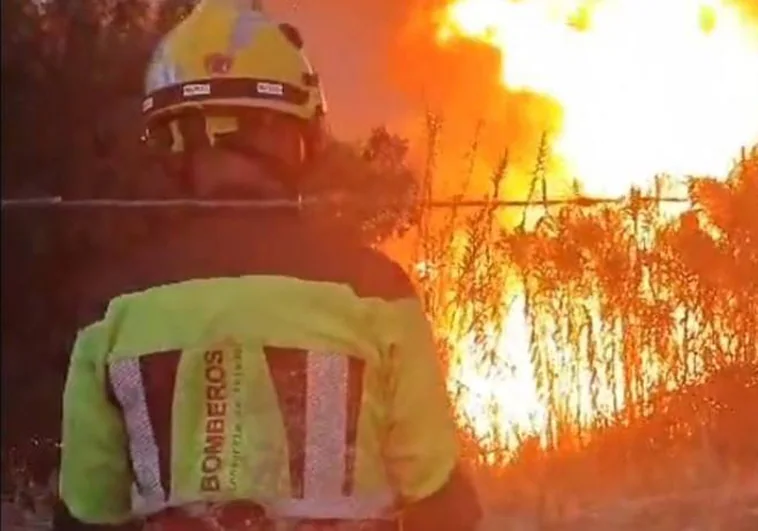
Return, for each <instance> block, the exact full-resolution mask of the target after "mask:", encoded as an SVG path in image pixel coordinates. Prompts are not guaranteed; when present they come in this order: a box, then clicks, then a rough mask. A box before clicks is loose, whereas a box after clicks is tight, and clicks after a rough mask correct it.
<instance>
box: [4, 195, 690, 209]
mask: <svg viewBox="0 0 758 531" xmlns="http://www.w3.org/2000/svg"><path fill="white" fill-rule="evenodd" d="M635 199H636V200H638V201H641V202H645V203H688V202H689V201H690V199H689V198H687V197H654V196H650V197H648V196H639V197H636V198H635ZM628 200H630V198H629V197H615V198H614V197H574V198H566V199H545V200H540V201H539V202H535V201H533V200H532V201H529V200H521V201H519V200H500V199H498V200H487V199H450V200H431V201H422V202H419V203H415V204H413V205H411V204H409V205H408V206H409V207H410V206H419V207H426V208H461V207H463V208H472V207H489V208H524V207H530V206H542V205H545V206H561V205H581V206H596V205H603V204H614V203H623V202H625V201H628ZM314 204H333V205H340V204H344V205H346V206H347V205H356V204H357V205H360V204H365V205H368V206H371V205H379V206H381V205H386V206H393V205H398V204H400V203H398V202H397V201H384V202H382V201H381V200H379V201H377V200H375V199H371V200H367V201H360V200H357V201H356V200H355V199H353V200H347V199H345V198H344V196H343V197H341V198H339V197H333V196H310V197H300V198H299V199H294V200H293V199H192V198H181V199H116V198H114V199H63V198H62V197H29V198H11V199H3V200H2V209H3V210H13V209H103V208H106V209H110V208H124V209H130V208H146V209H151V208H177V207H179V208H187V207H189V208H211V209H214V208H229V209H244V210H247V209H252V210H257V209H268V208H283V207H298V208H299V207H303V206H306V205H314Z"/></svg>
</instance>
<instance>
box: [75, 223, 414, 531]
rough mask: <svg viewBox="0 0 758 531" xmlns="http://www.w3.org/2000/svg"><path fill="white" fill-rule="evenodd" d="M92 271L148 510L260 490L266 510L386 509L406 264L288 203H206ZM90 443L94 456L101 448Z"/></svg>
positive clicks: (377, 512) (110, 378)
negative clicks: (210, 208) (385, 445)
mask: <svg viewBox="0 0 758 531" xmlns="http://www.w3.org/2000/svg"><path fill="white" fill-rule="evenodd" d="M99 269H100V270H101V271H105V272H104V273H103V274H101V275H100V278H99V280H95V281H93V282H90V283H89V285H90V288H91V289H92V290H94V291H95V292H98V296H97V297H96V299H99V300H108V301H110V302H109V303H108V307H107V311H106V312H105V314H104V316H101V320H100V321H99V322H98V324H96V325H94V327H92V328H94V329H96V328H100V329H101V330H102V334H101V335H102V336H104V337H107V345H103V348H99V349H94V350H92V351H91V352H92V353H91V354H88V355H89V356H90V357H93V358H97V359H92V360H91V361H93V362H94V363H102V364H103V365H104V366H105V369H104V372H105V373H106V375H107V378H106V380H107V382H106V385H107V388H108V393H109V395H110V397H111V401H112V403H113V406H114V407H116V408H117V409H118V410H119V412H120V413H121V415H122V416H123V419H124V425H125V431H126V436H127V437H128V443H129V461H130V463H131V469H132V470H131V472H132V473H133V478H134V481H135V483H136V485H137V488H138V491H139V493H140V497H141V502H142V503H141V506H142V507H143V510H144V511H145V512H147V513H159V512H161V511H163V510H164V509H165V508H166V507H172V506H186V505H188V504H194V503H196V502H213V501H216V502H228V501H232V500H254V501H255V502H256V503H259V504H260V505H261V506H262V507H265V509H266V512H267V514H268V515H269V516H276V517H283V518H299V517H308V518H312V517H323V518H337V519H364V518H365V519H386V518H389V517H390V516H391V511H392V506H393V501H394V500H393V497H394V495H393V493H392V490H391V488H390V484H389V479H388V478H387V477H386V473H385V466H384V463H383V457H382V454H383V449H382V447H381V445H382V440H383V437H382V435H381V434H382V433H384V432H385V431H386V428H387V425H388V422H389V418H390V412H389V411H388V408H389V406H390V400H389V396H390V393H391V390H390V389H389V387H388V386H389V385H390V380H391V365H392V360H391V356H392V354H393V344H394V343H395V338H394V337H393V336H395V335H396V334H397V333H399V330H398V328H397V327H398V326H399V321H402V317H399V316H394V317H393V312H394V305H395V304H398V303H400V304H402V303H403V301H404V300H408V299H412V298H413V290H412V287H411V285H410V283H409V281H408V279H407V277H406V276H405V274H404V273H403V272H402V271H401V269H400V268H399V267H398V266H397V265H396V264H394V263H393V262H391V261H390V260H389V259H387V258H385V257H384V256H382V255H381V254H379V253H377V252H375V251H373V250H371V249H369V248H366V247H363V246H361V245H360V244H358V243H357V240H356V239H355V238H353V237H351V236H350V235H347V234H346V233H343V234H341V235H340V234H339V233H335V232H334V231H333V230H330V231H320V230H318V229H314V228H311V227H310V226H309V225H308V224H307V223H305V222H304V221H303V219H302V218H301V216H300V215H299V214H298V212H297V211H295V210H294V209H293V210H285V209H282V210H265V209H263V210H261V211H259V212H252V213H251V212H247V213H227V214H223V213H220V212H214V213H212V214H207V215H202V216H198V218H197V219H194V220H193V221H189V222H188V223H187V224H186V225H184V226H182V228H180V229H177V230H175V231H172V232H171V233H168V232H166V233H165V237H162V238H161V237H157V238H156V241H155V242H153V243H152V244H150V245H147V246H146V247H145V248H143V249H142V250H140V251H138V252H135V253H134V254H133V255H132V257H131V258H130V259H128V260H124V259H121V260H120V261H119V262H118V263H110V264H108V265H107V266H102V265H101V266H100V267H99ZM96 450H97V449H96V447H93V448H90V451H96Z"/></svg>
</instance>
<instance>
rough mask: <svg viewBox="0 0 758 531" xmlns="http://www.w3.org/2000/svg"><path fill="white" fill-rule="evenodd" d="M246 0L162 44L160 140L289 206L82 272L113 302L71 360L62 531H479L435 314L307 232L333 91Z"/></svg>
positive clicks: (327, 238) (245, 191) (215, 184)
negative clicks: (305, 212) (307, 204)
mask: <svg viewBox="0 0 758 531" xmlns="http://www.w3.org/2000/svg"><path fill="white" fill-rule="evenodd" d="M243 4H244V3H243V2H239V1H230V0H201V1H200V2H199V4H198V5H197V6H196V8H195V9H194V11H193V12H192V13H191V14H190V15H189V16H188V17H187V18H186V19H185V20H184V21H183V22H182V23H181V24H179V25H178V26H177V27H176V28H175V29H174V30H173V31H172V32H171V33H170V34H169V35H168V36H166V37H165V39H164V40H163V41H162V43H161V44H160V46H159V47H158V49H157V50H156V52H155V54H154V57H153V61H152V63H151V65H150V67H149V71H148V73H147V77H146V91H147V94H146V97H145V99H144V103H143V112H144V115H145V119H146V124H147V131H148V132H147V141H148V142H149V143H150V144H151V146H153V148H154V149H156V150H159V151H160V152H161V153H163V156H164V157H165V160H167V161H169V162H170V163H169V164H168V166H170V167H171V168H172V172H173V177H175V178H177V179H181V180H182V182H183V183H184V185H185V186H187V187H188V190H190V191H191V192H192V193H193V194H194V196H195V197H198V198H224V197H235V198H240V197H244V198H253V199H279V200H282V201H281V202H280V203H281V204H279V205H277V206H276V207H271V208H268V207H267V208H259V209H254V210H249V211H246V212H240V211H237V210H234V209H227V210H214V211H212V212H209V213H205V214H198V215H197V216H196V217H193V218H192V219H191V220H189V221H187V222H186V223H185V224H183V225H182V226H181V227H178V228H177V229H176V230H174V231H173V232H171V234H170V237H169V236H168V235H167V237H165V238H162V239H161V241H156V242H154V243H145V244H144V245H142V246H141V248H139V249H135V250H134V251H133V253H132V255H131V256H130V257H128V258H124V257H121V258H120V259H119V262H118V263H109V264H107V265H106V266H100V267H99V269H100V273H99V276H98V277H97V278H95V277H92V279H90V280H88V282H89V283H90V286H89V287H88V289H89V293H90V295H88V297H89V298H88V299H87V300H85V301H84V302H83V303H84V305H85V306H87V307H93V308H97V307H98V304H99V303H100V301H107V303H106V304H105V305H104V306H106V307H107V309H105V310H104V311H103V312H102V313H101V314H100V315H97V316H94V315H93V316H92V317H91V318H88V321H87V322H86V323H85V325H84V326H83V327H82V328H81V329H80V332H79V334H78V336H77V338H76V341H75V344H74V348H73V353H72V357H71V361H70V366H69V372H68V376H67V380H66V386H65V391H64V399H63V447H62V463H61V473H60V474H61V478H60V496H61V499H62V506H61V507H60V508H59V511H58V512H57V514H56V517H55V528H56V529H59V530H60V529H94V528H101V529H110V528H113V527H119V526H122V527H129V526H132V527H133V526H148V527H149V528H151V529H172V528H175V529H279V528H281V527H277V526H282V525H285V526H287V525H288V526H290V527H286V528H287V529H295V528H299V529H309V528H316V529H325V530H326V529H329V530H336V529H345V530H347V529H366V530H377V531H378V530H384V529H387V530H392V529H399V528H400V526H402V528H403V529H407V530H409V531H413V530H416V529H424V530H425V529H434V530H445V529H450V530H456V531H466V530H469V529H473V528H474V526H475V524H476V522H477V521H478V518H479V512H480V510H479V505H478V500H477V497H476V494H475V492H474V489H473V487H472V485H471V483H470V482H469V481H468V480H467V479H466V476H465V475H464V474H463V472H462V469H461V467H460V465H459V461H458V450H457V446H456V436H455V426H454V423H453V419H452V417H451V413H450V411H449V406H448V398H447V394H446V391H445V386H444V381H443V376H442V372H441V369H440V366H439V365H438V360H437V357H436V355H435V346H434V342H433V338H432V334H431V331H430V326H429V323H428V322H427V320H426V318H425V316H424V313H423V311H422V307H421V304H420V302H419V300H418V298H417V297H416V296H415V294H414V291H413V288H412V286H411V283H410V281H409V279H408V277H407V276H406V275H405V273H404V272H403V271H402V270H401V269H400V268H399V266H397V265H396V264H395V263H394V262H392V261H390V260H389V259H388V258H386V257H385V256H383V255H381V254H379V253H378V252H375V251H374V250H372V249H370V248H368V247H364V246H362V245H360V244H359V243H357V240H356V239H355V238H354V237H352V236H351V235H350V233H349V232H347V230H346V231H345V233H344V234H343V233H341V232H338V229H335V228H333V227H332V228H330V229H329V230H326V229H324V228H319V227H318V226H314V225H312V224H308V223H306V222H305V220H304V218H303V216H302V212H301V209H300V208H298V206H297V205H298V203H297V201H294V199H295V198H296V197H297V194H298V189H299V184H300V179H301V177H302V176H304V175H305V174H307V167H308V166H309V165H310V164H312V163H313V162H314V161H315V160H317V159H318V157H319V153H320V152H321V151H322V147H323V145H324V141H325V135H326V133H325V113H326V106H325V103H324V97H323V93H322V89H321V83H320V80H319V77H318V75H317V74H316V73H315V72H314V70H313V69H312V68H311V66H310V64H309V62H308V60H307V59H306V57H305V55H304V52H303V41H302V38H301V36H300V34H299V32H298V31H297V29H295V28H294V27H293V26H290V25H286V24H277V23H275V22H274V21H272V20H271V19H269V18H268V17H267V16H266V15H264V14H263V13H262V12H260V11H259V10H257V9H254V8H251V7H250V4H248V5H247V7H245V6H244V5H243ZM90 299H91V300H90ZM133 490H134V492H136V493H138V496H136V498H138V499H136V500H135V496H133V495H132V491H133ZM297 526H301V527H297ZM309 526H310V527H309Z"/></svg>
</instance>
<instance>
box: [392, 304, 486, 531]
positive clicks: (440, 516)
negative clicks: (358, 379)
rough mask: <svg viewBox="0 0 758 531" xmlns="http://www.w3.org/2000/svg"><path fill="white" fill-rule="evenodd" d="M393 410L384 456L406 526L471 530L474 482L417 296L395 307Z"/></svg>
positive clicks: (475, 512)
mask: <svg viewBox="0 0 758 531" xmlns="http://www.w3.org/2000/svg"><path fill="white" fill-rule="evenodd" d="M394 310H395V311H394V316H393V318H394V319H396V321H395V323H396V328H395V330H396V334H395V344H394V345H393V353H392V362H391V364H392V367H393V370H392V376H391V381H392V383H391V386H390V389H391V395H392V396H391V413H390V418H391V421H390V429H389V434H388V439H387V448H386V455H387V459H388V468H389V471H390V475H391V477H392V480H393V482H394V483H395V485H396V488H398V490H399V491H400V494H401V496H402V499H403V502H404V504H405V510H404V529H408V530H413V529H437V530H446V529H451V530H452V529H455V530H459V531H465V530H467V529H473V528H474V526H475V525H476V524H477V522H478V520H479V518H480V513H481V510H480V507H479V501H478V498H477V495H476V491H475V489H474V488H473V485H472V484H471V483H470V481H469V480H468V479H467V478H466V476H465V475H464V474H463V473H462V470H461V468H460V467H459V465H458V461H459V449H458V444H457V434H456V425H455V420H454V417H453V414H452V410H451V407H450V402H449V398H448V393H447V389H446V385H445V378H444V373H443V370H442V367H441V364H440V362H439V357H438V356H437V350H436V347H435V342H434V338H433V335H432V331H431V326H430V325H429V322H428V320H427V318H426V316H425V315H424V312H423V309H422V307H421V304H420V302H419V301H418V300H417V299H404V300H402V301H398V302H396V303H395V306H394Z"/></svg>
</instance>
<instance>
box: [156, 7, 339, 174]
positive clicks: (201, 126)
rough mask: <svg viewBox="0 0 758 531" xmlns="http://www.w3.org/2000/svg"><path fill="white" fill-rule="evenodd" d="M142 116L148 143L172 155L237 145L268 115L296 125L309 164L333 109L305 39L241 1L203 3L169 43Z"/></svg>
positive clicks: (164, 46)
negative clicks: (240, 136) (224, 144)
mask: <svg viewBox="0 0 758 531" xmlns="http://www.w3.org/2000/svg"><path fill="white" fill-rule="evenodd" d="M251 6H252V7H251ZM142 111H143V114H144V117H145V121H146V127H147V138H148V141H149V142H150V143H151V144H153V145H157V146H160V147H163V148H166V149H169V150H170V151H172V152H185V151H189V150H192V149H193V148H194V147H199V146H203V145H205V146H207V145H216V144H218V143H219V142H220V140H221V139H226V140H228V139H230V138H234V136H235V134H238V133H240V132H241V131H244V129H245V127H247V126H248V125H249V122H250V121H255V120H256V117H258V118H260V116H261V114H267V113H268V114H269V115H270V114H274V115H276V116H282V115H284V116H288V117H290V118H291V119H292V122H293V123H294V124H295V127H296V128H297V130H298V132H299V133H300V134H301V138H302V141H303V150H304V159H305V160H309V159H312V158H313V157H314V156H315V154H316V153H317V152H318V150H319V148H320V146H321V145H322V144H323V140H324V115H325V112H326V103H325V100H324V96H323V93H322V89H321V83H320V80H319V77H318V75H317V74H316V72H315V71H314V70H313V68H312V67H311V64H310V62H309V61H308V59H307V57H306V56H305V54H304V52H303V41H302V38H301V35H300V32H299V31H298V30H297V29H296V28H295V27H294V26H291V25H289V24H278V23H276V22H274V21H272V20H271V19H269V18H268V17H267V16H266V15H265V14H264V13H263V12H262V11H261V10H259V9H258V8H256V7H255V5H254V4H251V3H250V2H241V1H240V0H201V1H200V2H199V4H198V5H197V6H196V7H195V9H194V10H193V11H192V13H191V14H190V15H189V16H188V17H187V18H186V19H185V20H184V21H182V22H181V23H180V24H179V25H178V26H177V27H176V28H175V29H174V30H173V31H171V32H170V33H169V34H168V35H167V36H166V37H165V38H164V39H163V41H162V42H161V43H160V45H159V46H158V48H157V49H156V51H155V54H154V56H153V58H152V62H151V64H150V67H149V68H148V72H147V76H146V80H145V98H144V100H143V104H142Z"/></svg>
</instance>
